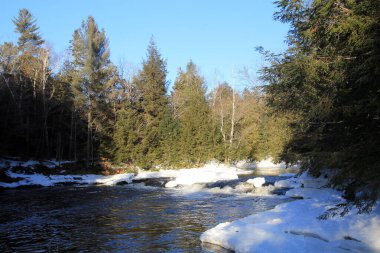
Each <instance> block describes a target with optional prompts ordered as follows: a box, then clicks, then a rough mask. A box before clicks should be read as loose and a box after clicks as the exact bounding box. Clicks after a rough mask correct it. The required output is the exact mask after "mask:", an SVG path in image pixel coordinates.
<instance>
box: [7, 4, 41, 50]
mask: <svg viewBox="0 0 380 253" xmlns="http://www.w3.org/2000/svg"><path fill="white" fill-rule="evenodd" d="M13 23H14V24H15V26H16V28H15V31H16V32H17V33H19V34H20V37H19V38H18V46H19V47H20V48H21V50H23V49H24V48H25V47H30V46H34V47H36V46H40V45H41V44H42V43H44V41H43V40H42V38H41V35H40V34H39V32H38V29H39V27H38V26H37V25H36V20H35V19H33V16H32V14H31V13H30V12H29V11H28V10H27V9H21V10H20V12H19V14H18V16H17V18H14V19H13Z"/></svg>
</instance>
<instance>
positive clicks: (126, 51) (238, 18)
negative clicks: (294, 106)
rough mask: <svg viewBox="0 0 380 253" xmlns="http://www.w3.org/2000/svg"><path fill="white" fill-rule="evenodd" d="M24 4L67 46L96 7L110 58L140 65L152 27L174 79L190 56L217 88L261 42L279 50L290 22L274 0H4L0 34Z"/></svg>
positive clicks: (56, 42) (10, 30)
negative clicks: (277, 16) (278, 14)
mask: <svg viewBox="0 0 380 253" xmlns="http://www.w3.org/2000/svg"><path fill="white" fill-rule="evenodd" d="M21 8H27V9H28V10H29V11H30V12H31V13H32V14H33V16H34V17H35V18H36V19H37V23H38V25H39V26H40V31H41V34H42V36H43V38H44V39H45V40H46V41H47V42H48V43H49V44H50V45H52V46H53V48H54V50H55V51H57V52H64V51H65V50H66V49H67V48H68V46H69V41H70V39H71V37H72V33H73V31H74V30H75V29H77V28H78V27H79V26H80V24H81V21H82V20H85V19H86V18H87V16H89V15H92V16H93V17H94V18H95V20H96V22H97V23H98V25H99V27H101V28H104V29H105V31H106V35H107V37H108V38H109V40H110V48H111V59H112V61H113V62H114V63H115V64H119V62H120V61H121V60H123V61H125V62H127V63H129V64H130V65H133V66H135V67H136V68H139V67H140V66H141V62H142V59H143V58H144V57H145V56H146V48H147V45H148V42H149V39H150V37H151V36H152V35H153V36H154V38H155V40H156V42H157V45H158V48H159V50H160V52H161V54H162V56H163V57H164V58H166V59H167V63H168V65H167V69H168V72H169V73H168V79H169V80H170V81H171V82H172V83H173V82H174V80H175V77H176V75H177V70H178V68H179V67H182V68H184V67H185V66H186V63H187V62H188V61H189V60H190V59H192V60H193V61H194V63H195V64H197V66H198V67H199V69H200V71H201V73H202V75H203V76H204V77H205V79H206V82H207V85H208V86H209V88H212V87H213V86H214V85H215V82H216V81H217V80H218V81H221V80H227V81H229V82H233V83H235V85H236V86H237V88H242V85H243V84H242V82H241V81H240V80H239V78H234V77H233V76H234V75H236V74H233V73H236V72H238V70H239V69H241V68H243V67H247V68H249V69H251V71H252V72H253V73H254V72H255V71H256V70H257V69H258V68H259V67H260V66H261V65H262V64H263V62H262V58H261V56H260V55H259V54H258V53H256V52H255V50H254V48H255V47H256V46H263V47H264V48H265V49H269V50H271V51H275V52H280V51H282V50H284V49H285V47H286V44H285V42H284V40H285V36H286V33H287V30H288V26H287V25H285V24H281V23H280V22H278V21H274V20H273V18H272V16H273V12H274V11H275V6H274V4H273V3H272V1H270V0H171V1H170V0H161V1H158V0H108V1H106V0H103V1H100V0H66V1H46V0H12V1H6V2H3V3H2V15H1V16H0V31H1V33H0V42H1V43H2V42H4V41H14V42H15V41H17V35H16V34H15V33H14V25H13V23H12V18H13V17H15V16H17V14H18V10H19V9H21Z"/></svg>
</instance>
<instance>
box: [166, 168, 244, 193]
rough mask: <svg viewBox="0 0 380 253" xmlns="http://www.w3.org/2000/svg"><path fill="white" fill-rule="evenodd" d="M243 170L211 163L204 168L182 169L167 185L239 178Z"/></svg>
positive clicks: (169, 186)
mask: <svg viewBox="0 0 380 253" xmlns="http://www.w3.org/2000/svg"><path fill="white" fill-rule="evenodd" d="M240 171H241V170H239V169H237V168H235V167H230V166H227V165H223V164H216V163H210V164H207V165H205V166H204V167H202V168H192V169H181V170H179V172H178V175H177V177H176V178H175V179H174V180H172V181H169V182H168V183H166V185H165V187H168V188H173V187H176V186H178V185H193V184H196V183H198V184H199V183H211V182H216V181H221V180H234V179H238V174H239V172H240Z"/></svg>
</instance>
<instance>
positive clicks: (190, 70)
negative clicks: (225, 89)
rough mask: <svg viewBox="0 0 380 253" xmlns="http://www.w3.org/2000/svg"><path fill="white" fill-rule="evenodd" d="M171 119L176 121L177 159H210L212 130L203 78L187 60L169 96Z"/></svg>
mask: <svg viewBox="0 0 380 253" xmlns="http://www.w3.org/2000/svg"><path fill="white" fill-rule="evenodd" d="M172 103H173V111H174V117H175V119H176V120H178V122H179V126H180V134H179V135H180V137H179V143H178V145H179V147H180V152H181V154H180V156H181V157H182V159H183V161H184V162H185V163H186V164H187V165H189V164H199V163H204V162H207V161H208V160H210V159H211V158H213V155H214V154H213V127H212V121H211V111H210V107H209V105H208V103H207V99H206V87H205V84H204V79H203V77H201V76H200V75H199V73H198V70H197V67H196V65H195V64H194V63H193V62H192V61H190V62H189V63H188V64H187V67H186V71H182V70H180V71H179V73H178V77H177V79H176V81H175V83H174V90H173V94H172Z"/></svg>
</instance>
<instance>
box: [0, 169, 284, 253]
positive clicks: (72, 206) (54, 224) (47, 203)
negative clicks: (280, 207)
mask: <svg viewBox="0 0 380 253" xmlns="http://www.w3.org/2000/svg"><path fill="white" fill-rule="evenodd" d="M249 177H254V175H251V176H248V177H247V176H245V177H244V178H241V179H240V180H241V181H243V180H246V179H247V178H249ZM276 178H277V177H273V176H270V177H266V179H267V181H268V180H269V181H274V180H276ZM235 183H236V182H235ZM285 201H288V199H286V198H284V197H275V196H252V195H251V196H250V195H248V194H224V193H218V192H215V193H210V192H205V191H187V190H181V189H166V188H163V187H145V186H142V185H141V184H132V185H123V186H112V187H110V186H80V187H78V186H56V187H50V188H34V189H33V188H32V189H13V190H2V191H0V203H1V206H0V252H4V253H5V252H227V251H225V250H223V249H222V248H217V247H211V246H210V245H203V246H202V245H201V243H200V241H199V236H200V234H201V233H202V232H204V231H205V230H207V229H209V228H211V227H214V226H215V225H217V224H218V223H221V222H226V221H232V220H236V219H239V218H242V217H245V216H248V215H250V214H252V213H255V212H260V211H264V210H268V209H271V208H273V207H274V206H275V205H277V204H279V203H283V202H285Z"/></svg>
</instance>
